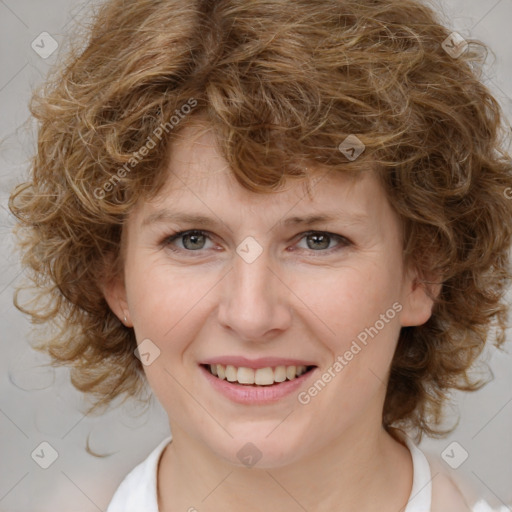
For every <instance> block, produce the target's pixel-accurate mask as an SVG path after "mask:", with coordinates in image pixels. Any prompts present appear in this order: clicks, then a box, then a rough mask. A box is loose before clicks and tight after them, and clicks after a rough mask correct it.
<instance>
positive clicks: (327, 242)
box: [309, 235, 329, 249]
mask: <svg viewBox="0 0 512 512" xmlns="http://www.w3.org/2000/svg"><path fill="white" fill-rule="evenodd" d="M309 236H310V239H313V240H315V241H316V242H318V239H323V241H324V243H323V244H321V246H319V245H316V246H315V247H310V249H311V248H321V249H326V248H327V247H329V237H328V236H326V235H309Z"/></svg>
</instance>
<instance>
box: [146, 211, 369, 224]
mask: <svg viewBox="0 0 512 512" xmlns="http://www.w3.org/2000/svg"><path fill="white" fill-rule="evenodd" d="M340 220H344V221H348V222H350V223H351V224H364V223H365V222H366V221H367V220H368V216H367V215H366V214H362V213H347V212H338V213H334V212H333V213H322V214H314V215H306V216H303V217H300V216H294V217H288V218H286V219H283V220H280V221H278V222H277V223H276V224H275V225H279V226H290V225H293V226H297V225H303V226H311V225H314V224H319V223H321V222H334V221H340ZM168 222H174V223H177V224H194V225H196V226H200V227H206V226H216V225H219V224H224V223H223V222H222V221H220V220H216V219H214V218H212V217H207V216H205V215H201V214H194V213H186V212H175V211H171V210H160V211H157V212H155V213H152V214H150V215H148V216H147V217H146V218H144V219H143V221H142V227H145V226H148V225H151V224H160V223H168Z"/></svg>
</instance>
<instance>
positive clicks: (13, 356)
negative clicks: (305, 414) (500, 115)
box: [0, 0, 512, 512]
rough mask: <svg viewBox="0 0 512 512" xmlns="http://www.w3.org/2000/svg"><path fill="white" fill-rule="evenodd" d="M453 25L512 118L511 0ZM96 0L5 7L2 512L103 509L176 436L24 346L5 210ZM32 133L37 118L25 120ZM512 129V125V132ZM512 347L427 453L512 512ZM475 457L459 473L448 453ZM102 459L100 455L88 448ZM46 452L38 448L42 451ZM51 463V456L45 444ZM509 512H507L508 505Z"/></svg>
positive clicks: (497, 0)
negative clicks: (41, 104)
mask: <svg viewBox="0 0 512 512" xmlns="http://www.w3.org/2000/svg"><path fill="white" fill-rule="evenodd" d="M436 1H437V4H435V5H437V6H438V8H439V9H442V11H444V13H445V15H444V19H445V23H446V25H447V26H449V27H451V28H452V29H454V30H457V31H458V32H459V33H460V34H461V35H462V36H463V37H466V38H477V39H480V40H482V41H483V42H485V43H487V44H488V45H490V47H491V48H492V49H493V51H494V53H495V55H496V59H494V58H493V57H490V58H489V60H488V64H487V66H486V68H485V75H484V82H485V83H486V84H488V85H489V87H490V88H491V89H492V90H493V92H494V93H495V95H496V97H497V99H498V100H499V101H500V102H501V104H502V106H503V108H504V111H505V112H506V114H507V116H508V120H507V122H508V123H509V124H510V123H511V122H512V99H511V98H512V52H511V50H510V49H511V48H512V31H511V27H510V20H512V0H436ZM91 5H92V2H83V1H82V2H78V1H75V0H67V1H66V0H47V1H44V2H37V1H35V0H0V64H1V66H0V105H1V116H0V140H1V141H2V144H1V145H0V177H1V178H0V247H1V252H0V349H1V352H0V354H1V355H0V433H1V435H0V461H1V466H0V511H9V512H11V511H12V512H14V511H19V512H21V511H23V512H28V511H31V512H42V511H50V510H51V511H52V512H58V511H70V510H73V511H80V512H89V511H90V512H93V511H97V510H105V509H106V506H107V504H108V502H109V500H110V498H111V496H112V494H113V492H114V490H115V489H116V487H117V485H118V484H119V483H120V481H121V479H122V478H123V476H124V475H125V474H126V473H127V472H128V471H129V470H130V469H132V468H133V467H134V466H135V465H136V464H137V463H138V462H140V461H141V460H142V459H143V458H144V457H145V456H146V455H147V454H148V453H149V451H150V450H151V449H152V448H153V447H154V446H156V444H157V443H158V442H159V441H160V440H161V439H163V437H164V436H166V435H168V432H169V430H168V425H167V418H166V415H165V413H164V411H163V410H162V408H161V406H160V405H159V404H158V403H157V402H156V401H155V400H152V401H151V406H150V409H149V412H147V413H145V414H140V409H138V408H137V407H135V406H134V405H133V404H131V403H130V402H128V403H126V404H124V405H122V406H121V407H119V408H117V409H115V410H112V411H110V412H108V413H107V414H105V415H104V416H100V417H89V416H84V414H83V413H82V412H80V411H81V407H82V406H83V405H84V403H86V402H84V399H83V397H82V396H81V394H80V393H78V392H77V391H75V390H74V389H73V388H72V386H71V385H70V383H69V379H68V372H67V370H66V369H58V370H54V369H48V368H44V367H41V366H40V365H41V364H42V363H44V362H46V361H47V360H46V359H45V358H44V357H42V356H41V355H40V354H38V353H35V352H34V351H32V350H31V349H30V347H29V345H28V344H27V341H26V340H27V339H28V336H29V334H30V329H31V326H30V323H29V321H28V320H27V319H26V318H25V317H24V316H23V315H22V314H21V313H19V312H18V311H17V310H16V309H15V308H14V307H13V305H12V292H13V286H14V285H15V284H17V282H18V280H20V279H21V278H22V272H21V269H20V266H19V262H18V256H17V255H16V254H14V253H13V252H12V247H13V239H12V235H11V234H10V229H11V226H12V225H13V219H12V218H11V216H10V214H9V213H8V210H7V198H8V195H9V191H10V190H11V189H12V187H13V186H14V185H15V184H16V183H17V182H18V181H20V180H21V179H22V176H23V174H24V173H25V172H26V170H27V168H28V164H29V159H30V157H31V155H32V153H33V150H34V141H35V138H34V132H33V131H31V130H27V129H21V128H20V127H21V126H22V124H23V123H25V121H27V118H28V109H27V101H28V99H29V96H30V92H31V88H32V87H34V86H35V85H36V84H38V83H39V82H40V81H41V80H42V79H43V77H44V76H45V74H46V72H47V71H48V70H49V68H50V66H51V65H52V64H53V63H55V62H56V61H58V59H59V53H60V51H61V50H62V48H63V46H64V43H65V39H66V37H72V35H73V31H74V30H76V27H75V23H76V21H77V20H79V19H81V18H83V16H84V15H85V14H86V13H88V12H89V8H90V6H91ZM43 31H46V32H48V33H50V34H51V35H52V37H53V38H54V39H55V40H56V41H57V42H58V43H59V48H58V49H57V51H55V53H53V54H52V55H51V56H50V57H48V58H47V59H43V58H41V57H40V56H39V55H38V54H37V53H36V52H35V51H34V50H33V49H32V47H31V43H32V41H34V40H36V38H38V37H39V35H40V34H41V33H42V32H43ZM27 126H28V128H30V127H31V126H33V125H31V124H30V123H29V124H28V125H27ZM511 130H512V128H511ZM508 339H509V341H508V342H507V346H506V350H507V351H508V353H500V352H497V351H496V350H494V349H489V350H488V351H487V352H486V354H485V357H484V359H485V360H487V361H488V362H489V364H490V365H491V366H492V368H493V371H494V375H495V379H494V381H493V382H492V383H491V384H489V385H487V386H486V387H485V388H484V389H483V390H481V391H479V392H476V393H474V394H470V395H465V394H461V393H456V394H454V398H453V413H454V414H460V423H459V426H458V427H457V429H456V430H455V431H454V433H453V434H451V435H450V436H448V437H447V438H446V439H442V440H429V439H426V440H424V441H423V442H422V444H421V447H422V449H424V450H426V451H428V453H430V454H432V456H435V457H438V458H439V461H440V463H441V464H444V467H445V469H446V470H447V472H448V473H449V474H451V475H452V476H454V477H455V478H460V477H463V478H464V479H465V481H466V482H467V483H468V484H469V485H470V487H472V488H473V489H474V490H475V491H476V492H477V493H478V495H480V496H482V497H485V498H486V499H488V500H489V501H490V502H492V503H493V504H496V505H500V504H505V503H506V504H507V505H508V506H509V507H511V508H510V510H512V485H511V484H512V371H511V368H512V356H511V355H510V353H511V352H512V351H511V348H512V332H510V331H509V336H508ZM42 442H47V443H49V444H50V445H51V446H52V447H53V449H54V450H55V451H56V452H57V454H58V458H57V459H56V461H55V462H54V463H53V464H52V465H51V466H50V467H49V468H48V469H42V468H41V467H40V466H39V465H38V464H36V462H35V460H39V461H41V460H42V457H40V458H39V459H38V458H37V456H36V455H34V457H32V456H31V454H32V453H33V452H34V450H36V449H37V450H36V452H35V454H37V453H39V454H41V447H39V445H40V443H42ZM452 442H457V443H458V445H455V449H454V451H453V452H451V451H450V450H448V453H450V454H451V455H452V456H454V457H455V458H457V457H461V456H462V455H461V454H463V453H464V452H463V451H462V449H463V450H465V451H467V453H468V454H469V457H468V458H467V460H466V461H465V462H464V463H463V464H462V465H461V466H460V467H459V468H458V469H452V468H450V467H448V465H447V464H446V463H445V462H444V461H443V459H442V458H441V453H442V452H443V451H444V450H445V449H446V448H447V447H448V446H449V445H450V443H452ZM87 444H88V446H89V449H90V451H92V452H96V453H99V454H103V455H104V457H94V456H93V455H91V454H90V453H88V452H87V451H86V445H87ZM38 447H39V448H38ZM43 450H45V451H44V453H45V455H44V457H48V456H49V455H48V454H50V453H51V449H48V448H44V446H43ZM507 510H508V509H507Z"/></svg>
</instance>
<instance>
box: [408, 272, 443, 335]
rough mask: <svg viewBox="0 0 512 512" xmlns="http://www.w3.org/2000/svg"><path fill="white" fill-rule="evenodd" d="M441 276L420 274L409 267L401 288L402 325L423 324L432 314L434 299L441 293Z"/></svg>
mask: <svg viewBox="0 0 512 512" xmlns="http://www.w3.org/2000/svg"><path fill="white" fill-rule="evenodd" d="M441 288H442V280H441V276H429V278H428V279H427V278H426V277H425V276H421V275H420V274H419V273H418V271H417V270H416V269H415V268H412V267H410V268H409V269H408V271H407V273H406V276H405V279H404V282H403V288H402V306H403V309H402V312H401V314H400V322H401V324H402V327H409V326H417V325H423V324H424V323H425V322H427V321H428V319H429V318H430V317H431V316H432V308H433V307H434V302H435V299H436V298H437V297H438V296H439V294H440V293H441Z"/></svg>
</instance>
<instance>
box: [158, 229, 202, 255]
mask: <svg viewBox="0 0 512 512" xmlns="http://www.w3.org/2000/svg"><path fill="white" fill-rule="evenodd" d="M180 239H181V240H182V244H183V247H178V248H177V249H175V248H173V247H172V245H173V244H174V242H175V241H177V240H180ZM207 239H208V240H209V239H210V237H209V236H208V234H207V233H205V232H204V231H201V230H197V229H194V230H191V231H180V232H179V233H175V234H174V235H171V236H169V237H167V238H166V239H165V240H164V242H163V243H164V245H165V246H169V248H170V249H171V250H172V251H179V250H185V251H189V252H193V251H199V250H201V249H204V248H205V247H204V245H205V241H206V240H207Z"/></svg>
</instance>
